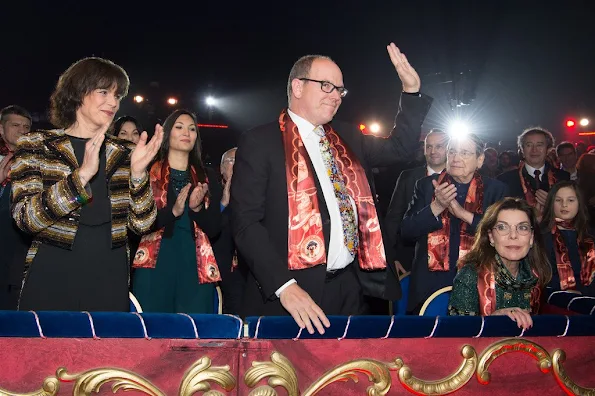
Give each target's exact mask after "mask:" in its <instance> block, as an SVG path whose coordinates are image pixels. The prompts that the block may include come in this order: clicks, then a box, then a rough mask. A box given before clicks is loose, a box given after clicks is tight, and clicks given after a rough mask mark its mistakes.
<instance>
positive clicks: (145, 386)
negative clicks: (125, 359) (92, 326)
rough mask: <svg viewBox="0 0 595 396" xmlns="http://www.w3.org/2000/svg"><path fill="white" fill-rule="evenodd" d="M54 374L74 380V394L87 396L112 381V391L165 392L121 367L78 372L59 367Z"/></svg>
mask: <svg viewBox="0 0 595 396" xmlns="http://www.w3.org/2000/svg"><path fill="white" fill-rule="evenodd" d="M56 376H57V377H58V379H59V380H60V381H65V382H72V381H76V382H75V383H74V388H73V390H72V394H73V395H76V396H79V395H85V396H89V395H91V392H95V393H98V392H99V389H100V388H101V386H103V385H105V384H107V383H108V382H114V383H113V385H112V392H113V393H116V392H117V391H119V390H123V391H129V390H135V391H139V392H142V393H144V394H146V395H150V396H165V393H163V392H161V391H160V390H159V389H158V388H157V387H155V385H153V384H152V383H151V382H149V381H148V380H147V379H145V378H143V377H142V376H140V375H138V374H135V373H133V372H131V371H128V370H123V369H116V368H98V369H92V370H88V371H85V372H82V373H79V374H68V372H67V371H66V368H64V367H60V368H59V369H58V370H57V371H56Z"/></svg>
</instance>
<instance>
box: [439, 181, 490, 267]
mask: <svg viewBox="0 0 595 396" xmlns="http://www.w3.org/2000/svg"><path fill="white" fill-rule="evenodd" d="M442 183H448V184H452V183H453V179H452V178H451V177H450V175H449V174H448V173H446V170H443V171H442V173H440V176H439V177H438V184H442ZM435 200H436V196H434V198H432V202H433V201H435ZM482 205H483V179H482V178H481V175H480V174H479V173H478V172H475V174H474V175H473V180H471V184H470V185H469V191H468V192H467V197H466V198H465V205H464V208H465V210H466V211H468V212H471V213H474V214H478V215H480V214H482V213H483V209H482ZM440 219H441V220H442V228H440V229H439V230H436V231H434V232H432V233H430V234H429V235H428V269H429V270H430V271H450V263H449V258H448V256H449V252H450V238H449V234H450V213H449V211H448V209H445V210H444V211H443V212H442V213H441V214H440ZM468 228H469V224H467V223H466V222H464V221H462V220H461V231H460V235H461V243H460V245H459V260H460V259H462V258H463V257H465V255H466V254H467V253H468V252H469V250H471V247H472V246H473V241H474V240H475V237H474V236H473V235H469V234H468V233H467V229H468ZM454 264H456V263H454Z"/></svg>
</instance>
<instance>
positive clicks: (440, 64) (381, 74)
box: [0, 0, 595, 161]
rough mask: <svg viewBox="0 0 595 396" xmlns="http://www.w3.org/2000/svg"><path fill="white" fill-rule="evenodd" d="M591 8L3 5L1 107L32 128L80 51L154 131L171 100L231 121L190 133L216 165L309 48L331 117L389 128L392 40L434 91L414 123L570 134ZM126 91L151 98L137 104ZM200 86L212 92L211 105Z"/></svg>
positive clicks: (272, 110)
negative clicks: (324, 68)
mask: <svg viewBox="0 0 595 396" xmlns="http://www.w3.org/2000/svg"><path fill="white" fill-rule="evenodd" d="M593 9H594V6H593V5H591V4H589V2H588V1H567V2H555V3H554V2H552V3H551V4H550V3H549V2H533V1H515V2H507V1H447V0H444V1H388V0H385V1H367V2H363V1H354V2H352V3H348V2H346V1H341V2H339V1H318V2H308V1H305V2H299V3H298V2H296V3H291V2H281V1H279V2H241V3H240V2H238V3H233V2H227V1H216V2H206V1H197V2H188V3H185V2H176V1H168V2H164V1H157V2H154V3H151V2H127V1H119V2H101V1H92V2H83V1H76V2H75V1H62V2H53V1H47V2H46V1H24V2H23V1H19V2H4V3H3V4H2V6H1V14H0V32H1V33H2V36H1V37H2V38H3V39H2V41H3V44H2V46H1V48H0V51H1V52H0V53H1V54H2V55H1V56H0V76H1V78H2V80H1V81H2V82H1V83H0V106H1V107H4V106H6V105H9V104H20V105H22V106H25V107H26V108H28V109H29V110H30V111H32V112H34V113H35V116H36V120H37V121H38V124H39V125H43V120H44V118H45V114H46V112H47V105H48V98H49V96H50V94H51V92H52V89H53V87H54V86H55V83H56V81H57V79H58V76H59V75H60V73H62V72H63V71H64V70H65V69H66V68H67V67H68V66H69V65H70V64H71V63H73V62H75V61H76V60H78V59H80V58H82V57H85V56H91V55H95V56H101V57H106V58H109V59H111V60H113V61H114V62H116V63H117V64H119V65H121V66H122V67H124V69H126V71H127V72H128V74H129V76H130V80H131V88H130V93H129V95H128V97H127V98H125V99H124V101H123V102H122V106H121V109H120V112H119V113H118V115H124V114H130V115H133V116H137V117H139V118H141V119H142V120H143V122H144V123H145V127H146V128H147V129H152V128H153V127H152V125H153V124H154V123H155V122H157V121H159V120H163V118H165V117H166V116H167V114H168V113H169V112H170V111H171V110H172V108H171V106H168V105H167V104H166V100H167V98H168V97H169V96H174V97H176V98H178V99H179V101H180V102H179V107H186V108H189V109H191V110H193V111H196V112H197V113H198V115H199V117H200V119H201V121H202V122H205V123H224V124H227V125H229V126H230V128H228V129H209V128H203V129H202V130H201V133H202V136H203V142H204V143H203V146H204V150H205V152H206V154H207V156H208V157H209V158H215V159H216V161H218V157H219V156H220V154H221V153H222V152H223V151H224V150H225V149H227V148H229V147H232V146H233V145H234V144H235V139H236V137H237V134H238V133H240V132H241V131H243V130H245V129H247V128H250V127H253V126H255V125H258V124H260V123H263V122H267V121H270V120H273V119H275V118H276V117H277V116H278V114H279V113H280V111H281V109H282V108H283V107H284V106H285V105H286V96H285V86H286V80H287V75H288V73H289V70H290V68H291V66H292V64H293V62H294V61H295V60H297V58H299V57H300V56H302V55H305V54H310V53H319V54H324V55H328V56H330V57H332V58H333V59H334V60H335V61H336V62H337V64H338V65H339V66H340V67H341V68H342V71H343V75H344V82H345V86H346V88H348V89H349V94H348V95H347V97H346V98H345V99H344V101H343V104H342V106H341V109H340V110H339V112H338V114H337V117H338V118H341V119H344V120H349V121H353V122H355V123H362V122H363V123H366V124H367V123H369V122H371V121H378V122H380V123H381V125H382V126H383V130H384V131H386V130H387V129H390V126H391V124H392V118H393V116H394V114H395V111H396V105H397V101H398V97H399V92H400V84H399V81H398V78H397V75H396V72H395V70H394V68H393V66H392V64H391V63H390V60H389V58H388V55H387V53H386V49H385V47H386V45H387V44H388V43H389V42H391V41H394V42H395V43H396V44H397V45H398V46H399V47H400V48H401V50H402V51H403V52H404V53H405V54H406V55H407V56H408V58H409V60H410V62H411V64H412V65H413V66H414V67H415V68H416V69H417V71H418V72H419V74H420V76H421V78H422V91H423V92H425V93H427V94H429V95H431V96H433V97H434V98H435V102H434V105H433V108H432V110H431V112H430V114H429V115H428V117H427V119H426V122H425V124H424V130H428V129H429V128H431V127H435V126H442V127H445V126H446V125H447V124H448V122H449V121H450V120H451V119H453V118H455V117H460V118H462V119H466V120H470V121H471V125H472V130H473V131H474V132H476V133H478V134H480V135H482V136H483V137H484V138H485V139H486V140H488V141H492V142H498V141H499V140H506V141H514V138H515V137H516V135H518V134H519V133H520V132H521V131H522V130H523V129H524V128H525V127H527V126H530V125H542V126H544V127H547V128H549V129H550V130H551V131H552V132H553V133H554V134H555V135H557V136H558V137H559V138H573V139H574V138H576V136H575V135H576V132H578V129H577V130H572V131H570V130H567V129H566V128H565V127H564V121H565V119H566V118H567V117H575V118H576V119H578V118H580V117H583V116H591V117H592V118H595V111H594V110H595V109H594V108H593V103H594V99H595V77H594V76H593V74H594V71H593V69H594V68H593V52H594V50H595V45H594V44H593V37H594V35H593V22H594V15H595V14H594V11H593ZM137 94H140V95H143V96H144V97H145V98H147V100H148V102H145V103H143V104H142V105H141V106H139V105H137V104H136V103H134V102H133V100H132V98H133V96H134V95H137ZM209 94H210V95H213V96H214V97H216V98H217V99H218V100H219V104H218V106H217V107H216V108H214V109H213V111H212V112H211V114H209V111H208V109H207V107H206V106H205V104H204V98H205V97H206V96H207V95H209ZM457 103H459V104H460V103H464V104H466V105H464V106H460V107H457ZM593 121H594V122H595V120H593ZM591 126H592V125H591ZM589 129H590V130H595V127H593V128H589Z"/></svg>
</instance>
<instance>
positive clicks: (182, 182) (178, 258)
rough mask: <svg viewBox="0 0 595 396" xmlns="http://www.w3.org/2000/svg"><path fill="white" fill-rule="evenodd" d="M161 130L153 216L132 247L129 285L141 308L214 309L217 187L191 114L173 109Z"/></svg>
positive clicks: (152, 176) (154, 172)
mask: <svg viewBox="0 0 595 396" xmlns="http://www.w3.org/2000/svg"><path fill="white" fill-rule="evenodd" d="M163 131H164V136H163V145H162V146H161V150H160V152H159V161H157V162H156V163H155V164H153V166H152V167H151V172H150V179H151V187H152V188H153V194H154V196H155V203H156V205H157V209H158V213H157V221H156V224H155V231H154V232H153V233H151V234H149V235H145V236H144V237H143V238H142V240H141V243H140V246H139V247H138V250H137V252H136V255H135V258H134V264H133V267H134V268H135V271H134V275H133V283H132V290H133V292H134V294H135V296H136V298H137V299H138V301H139V302H140V304H141V306H142V308H143V311H145V312H168V313H176V312H184V313H213V298H214V290H215V283H216V282H218V281H220V280H221V277H220V275H219V268H218V266H217V263H216V261H215V256H214V254H213V249H212V247H211V239H212V238H215V237H216V236H218V235H219V233H220V231H221V209H220V206H219V202H220V201H221V195H222V193H221V187H220V186H219V184H218V183H217V175H216V174H215V173H214V172H212V171H210V170H209V171H207V169H206V168H205V167H204V165H203V163H202V160H201V156H200V150H201V144H200V135H199V133H198V127H197V120H196V117H195V116H194V114H192V113H190V112H188V111H186V110H176V111H174V112H173V113H172V114H171V115H170V116H169V117H167V119H166V120H165V123H164V124H163Z"/></svg>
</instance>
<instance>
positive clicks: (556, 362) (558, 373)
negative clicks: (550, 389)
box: [552, 349, 595, 396]
mask: <svg viewBox="0 0 595 396" xmlns="http://www.w3.org/2000/svg"><path fill="white" fill-rule="evenodd" d="M565 361H566V353H565V352H564V351H563V350H561V349H555V350H554V352H553V353H552V366H553V368H554V376H555V377H556V379H557V380H558V384H559V385H560V387H561V388H562V389H564V391H566V393H572V394H574V395H581V396H595V388H583V387H582V386H579V385H577V384H576V383H575V382H574V381H572V380H571V379H570V378H569V377H568V374H566V370H564V366H563V365H562V363H564V362H565Z"/></svg>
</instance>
